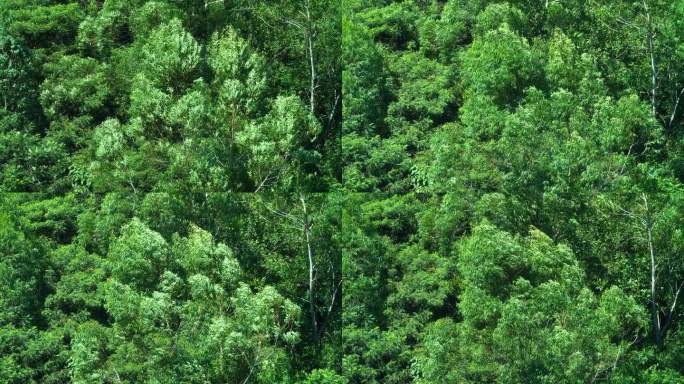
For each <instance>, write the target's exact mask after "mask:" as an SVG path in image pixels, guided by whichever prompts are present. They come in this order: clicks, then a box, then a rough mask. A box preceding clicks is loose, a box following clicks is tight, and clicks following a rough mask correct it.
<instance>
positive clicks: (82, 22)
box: [0, 0, 344, 384]
mask: <svg viewBox="0 0 684 384" xmlns="http://www.w3.org/2000/svg"><path fill="white" fill-rule="evenodd" d="M339 11H340V9H339V3H338V2H336V1H327V0H324V1H315V2H314V1H311V2H309V1H280V0H277V1H276V0H274V1H260V2H253V1H247V0H245V1H225V2H224V1H220V0H219V1H206V2H205V1H184V0H183V1H180V0H161V1H146V0H105V1H59V0H28V1H27V0H9V1H2V2H0V95H1V96H0V98H1V100H0V174H1V176H0V191H2V192H3V194H2V195H1V196H0V256H1V259H0V383H8V384H9V383H236V384H238V383H241V384H245V383H274V382H283V383H302V384H303V383H342V382H344V380H343V379H342V377H341V376H340V374H339V372H340V370H341V350H340V346H341V344H340V335H341V333H340V326H341V323H340V321H339V318H340V316H339V312H340V301H341V300H340V299H341V296H340V295H341V290H340V284H341V283H340V279H341V264H340V262H341V257H340V251H339V249H340V246H339V243H338V232H339V231H338V230H337V229H338V228H339V225H340V219H339V218H340V212H341V208H340V206H339V204H340V203H339V198H338V197H337V195H335V194H333V193H330V194H326V193H322V192H329V191H331V190H332V186H333V185H335V184H338V183H339V180H340V169H339V166H338V165H337V164H338V163H337V162H338V161H339V159H338V158H337V157H338V156H339V132H340V127H341V119H340V117H341V99H340V98H341V88H340V85H341V81H340V79H341V77H340V76H341V70H340V64H339V60H340V52H341V50H340V41H341V22H340V20H341V18H340V15H339Z"/></svg>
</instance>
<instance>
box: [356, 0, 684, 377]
mask: <svg viewBox="0 0 684 384" xmlns="http://www.w3.org/2000/svg"><path fill="white" fill-rule="evenodd" d="M683 20H684V2H682V1H680V0H675V1H658V0H645V1H583V0H575V1H555V0H548V1H542V0H539V1H526V0H521V1H516V0H508V1H500V2H494V1H482V0H447V1H420V0H405V1H385V0H348V1H346V2H345V5H344V7H343V45H342V46H343V52H342V62H343V63H344V71H343V75H342V77H343V94H344V111H343V135H342V148H343V151H342V153H343V157H344V170H343V178H342V180H343V188H344V190H345V191H346V196H347V199H348V204H347V205H345V208H344V212H343V213H344V214H343V217H344V218H343V226H344V228H345V231H344V236H345V238H346V239H345V241H344V242H343V244H344V251H343V258H344V262H343V266H344V274H345V280H344V284H343V292H344V305H343V331H342V335H343V350H344V354H343V366H344V371H345V375H346V377H347V378H348V379H349V380H350V382H352V383H407V382H414V383H426V384H427V383H598V382H608V383H684V360H682V356H684V355H683V354H682V352H684V308H683V307H682V304H681V301H682V297H681V296H682V284H684V232H682V225H683V224H684V166H683V165H684V162H683V159H684V157H683V154H684V105H682V104H683V103H684V101H682V102H680V100H681V99H682V98H684V96H683V93H684V60H683V59H684V23H683V22H682V21H683Z"/></svg>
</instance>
